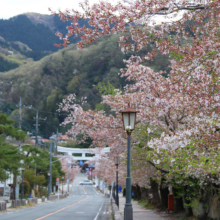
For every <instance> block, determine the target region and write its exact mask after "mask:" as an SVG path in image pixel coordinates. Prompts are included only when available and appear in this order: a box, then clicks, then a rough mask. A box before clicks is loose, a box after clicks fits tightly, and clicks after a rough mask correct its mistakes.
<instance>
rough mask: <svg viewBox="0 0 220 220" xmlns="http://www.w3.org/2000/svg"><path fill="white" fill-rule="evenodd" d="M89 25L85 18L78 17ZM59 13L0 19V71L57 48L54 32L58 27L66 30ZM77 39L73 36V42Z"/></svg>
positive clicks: (37, 57)
mask: <svg viewBox="0 0 220 220" xmlns="http://www.w3.org/2000/svg"><path fill="white" fill-rule="evenodd" d="M79 23H80V25H82V26H83V25H85V26H87V27H88V22H86V21H80V22H79ZM67 25H70V22H65V23H64V22H63V21H61V20H60V18H59V16H58V15H56V16H53V15H42V14H38V13H26V14H22V15H18V16H15V17H12V18H10V19H8V20H4V19H0V72H3V71H8V70H11V69H14V68H16V67H18V66H19V65H22V64H24V63H26V62H28V61H30V59H33V60H35V61H37V60H40V59H41V58H43V57H44V56H46V55H49V54H51V53H53V52H55V51H57V50H58V49H59V48H58V47H56V46H54V44H55V43H60V42H61V41H60V40H59V38H58V37H56V36H55V33H56V32H57V31H60V32H62V33H64V34H66V33H67V29H66V26H67ZM78 40H79V39H78V38H77V39H73V41H72V43H75V42H77V41H78Z"/></svg>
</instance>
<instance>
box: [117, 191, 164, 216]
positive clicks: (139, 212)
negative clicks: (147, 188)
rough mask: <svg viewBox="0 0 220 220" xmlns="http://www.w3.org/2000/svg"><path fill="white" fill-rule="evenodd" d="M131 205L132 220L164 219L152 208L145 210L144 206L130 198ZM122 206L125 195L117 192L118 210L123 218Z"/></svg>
mask: <svg viewBox="0 0 220 220" xmlns="http://www.w3.org/2000/svg"><path fill="white" fill-rule="evenodd" d="M131 203H132V207H133V219H134V220H140V219H145V220H166V218H163V217H162V216H161V215H159V214H157V213H156V211H154V210H147V209H145V208H144V207H142V206H140V205H139V204H138V202H137V201H134V200H132V202H131ZM124 206H125V197H123V196H122V194H121V193H120V194H119V211H120V213H121V215H122V219H124Z"/></svg>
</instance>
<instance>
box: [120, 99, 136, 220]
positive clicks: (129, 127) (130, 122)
mask: <svg viewBox="0 0 220 220" xmlns="http://www.w3.org/2000/svg"><path fill="white" fill-rule="evenodd" d="M138 112H139V111H136V110H135V109H133V108H131V107H130V103H129V104H128V107H127V108H126V109H124V110H123V111H120V113H122V121H123V126H124V129H125V130H126V131H127V136H128V142H127V177H126V203H125V208H124V220H133V208H132V204H131V132H132V131H133V130H134V129H135V123H136V114H137V113H138Z"/></svg>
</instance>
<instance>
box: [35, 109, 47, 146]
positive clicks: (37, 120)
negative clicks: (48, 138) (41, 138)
mask: <svg viewBox="0 0 220 220" xmlns="http://www.w3.org/2000/svg"><path fill="white" fill-rule="evenodd" d="M34 119H36V124H34V126H36V132H35V146H36V147H37V146H38V139H37V136H38V131H39V129H38V126H40V124H38V122H39V121H45V120H47V118H39V117H38V110H37V112H36V118H35V117H34Z"/></svg>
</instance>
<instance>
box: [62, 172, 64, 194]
mask: <svg viewBox="0 0 220 220" xmlns="http://www.w3.org/2000/svg"><path fill="white" fill-rule="evenodd" d="M63 181H64V176H62V195H63Z"/></svg>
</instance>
